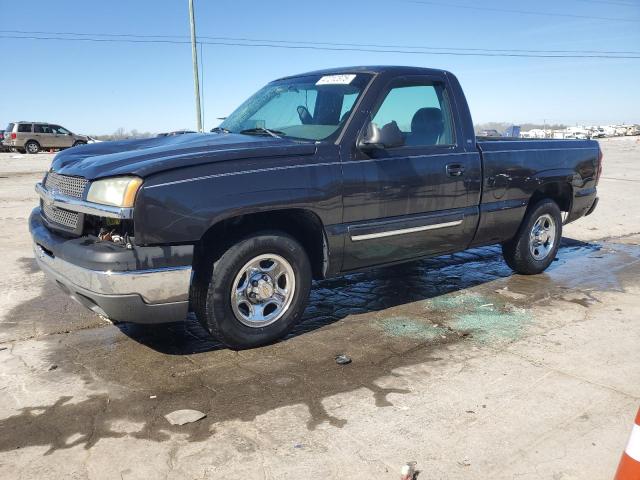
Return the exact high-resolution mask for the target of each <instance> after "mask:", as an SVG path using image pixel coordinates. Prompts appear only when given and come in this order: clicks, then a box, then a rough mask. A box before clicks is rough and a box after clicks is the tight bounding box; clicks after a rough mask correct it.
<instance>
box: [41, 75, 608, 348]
mask: <svg viewBox="0 0 640 480" xmlns="http://www.w3.org/2000/svg"><path fill="white" fill-rule="evenodd" d="M601 171H602V154H601V151H600V148H599V146H598V143H597V142H595V141H591V140H519V139H503V138H499V139H483V140H477V139H476V137H475V136H474V130H473V122H472V120H471V115H470V113H469V108H468V106H467V101H466V99H465V96H464V94H463V91H462V89H461V87H460V84H459V83H458V80H457V79H456V77H455V76H454V75H452V74H451V73H449V72H446V71H442V70H433V69H426V68H417V67H354V68H341V69H332V70H322V71H316V72H311V73H305V74H302V75H295V76H291V77H285V78H281V79H279V80H275V81H273V82H271V83H269V84H267V85H266V86H265V87H263V88H262V89H261V90H259V91H258V92H257V93H256V94H254V95H253V96H251V97H250V98H249V99H248V100H246V101H245V102H244V103H243V104H242V105H240V107H238V109H237V110H235V111H234V112H233V113H232V114H231V115H229V117H227V118H226V119H225V120H224V121H223V122H222V123H221V124H220V126H219V127H216V128H214V129H213V130H212V132H210V133H206V134H197V133H196V134H185V135H178V136H170V137H156V138H148V139H142V140H126V141H117V142H104V143H99V144H93V145H84V146H80V147H77V148H73V149H70V150H65V151H63V152H60V153H59V154H58V155H57V156H56V157H55V158H54V160H53V162H52V165H51V169H50V170H49V172H48V173H47V174H46V176H45V177H44V179H43V181H42V183H38V184H37V185H36V191H37V193H38V194H39V196H40V205H39V206H38V207H37V208H35V209H34V210H33V212H32V214H31V216H30V220H29V222H30V231H31V234H32V237H33V243H34V251H35V258H36V260H37V263H38V264H39V266H40V268H41V269H42V270H44V272H45V273H46V274H47V275H48V276H50V277H51V278H53V279H54V281H55V282H56V283H57V284H58V285H59V286H60V287H61V288H62V289H63V290H64V291H65V292H66V293H67V294H68V295H70V296H71V297H72V298H73V299H75V300H77V301H78V302H79V303H81V304H82V305H84V306H86V307H88V308H89V309H91V310H93V311H94V312H96V313H98V314H100V315H103V316H105V317H108V318H109V319H111V320H113V321H126V322H137V323H161V322H173V321H180V320H184V319H185V318H186V317H187V315H188V313H189V312H190V311H191V312H194V313H195V314H196V316H197V318H198V320H199V321H200V322H201V323H202V325H203V326H204V328H206V329H207V330H208V331H209V332H210V333H211V334H212V335H214V336H216V337H217V338H218V339H219V340H220V341H222V342H223V343H225V344H226V345H228V346H229V347H230V348H234V349H242V348H250V347H255V346H258V345H263V344H266V343H269V342H273V341H275V340H277V339H278V338H281V337H282V336H284V335H285V334H286V333H287V332H288V331H290V330H291V328H292V327H293V326H294V325H295V324H296V322H298V321H299V320H300V318H301V316H302V314H303V311H304V309H305V306H306V303H307V300H308V295H309V290H310V288H311V282H312V280H313V279H324V278H328V277H332V276H336V275H341V274H345V273H347V272H354V271H358V270H362V269H368V268H371V267H377V266H380V265H388V264H394V263H400V262H406V261H410V260H415V259H418V258H422V257H429V256H435V255H442V254H446V253H451V252H457V251H462V250H465V249H467V248H469V247H476V246H480V245H490V244H502V251H503V253H504V258H505V260H506V262H507V264H508V265H509V266H510V267H511V268H512V269H513V270H514V271H515V272H518V273H521V274H527V275H529V274H537V273H540V272H542V271H543V270H545V269H546V268H547V267H548V266H549V264H550V263H551V262H552V261H553V259H554V257H555V256H556V252H557V250H558V246H559V244H560V240H561V236H562V226H563V224H565V223H568V222H571V221H574V220H576V219H578V218H580V217H582V216H585V215H589V214H590V213H591V212H592V211H593V210H594V208H595V207H596V204H597V201H598V198H597V196H596V185H597V184H598V179H599V176H600V173H601Z"/></svg>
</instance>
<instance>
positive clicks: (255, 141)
mask: <svg viewBox="0 0 640 480" xmlns="http://www.w3.org/2000/svg"><path fill="white" fill-rule="evenodd" d="M315 151H316V146H315V145H314V144H313V143H297V142H294V141H291V140H287V139H285V138H274V137H263V136H250V135H239V134H233V133H230V134H222V133H211V134H209V133H206V134H202V133H192V134H184V135H175V136H170V137H153V138H144V139H140V140H121V141H116V142H100V143H94V144H89V145H82V146H78V147H73V148H70V149H68V150H63V151H62V152H60V153H59V154H58V155H56V157H55V158H54V159H53V162H52V164H51V170H52V171H54V172H57V173H60V174H63V175H73V176H80V177H84V178H87V179H88V180H95V179H97V178H103V177H113V176H116V175H137V176H139V177H143V178H144V177H148V176H149V175H153V174H154V173H158V172H163V171H167V170H172V169H175V168H181V167H188V166H192V165H199V164H206V163H214V162H220V161H225V160H238V159H245V158H247V159H248V158H256V157H274V156H291V155H295V156H300V155H312V154H313V153H314V152H315Z"/></svg>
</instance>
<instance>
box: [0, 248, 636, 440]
mask: <svg viewBox="0 0 640 480" xmlns="http://www.w3.org/2000/svg"><path fill="white" fill-rule="evenodd" d="M497 255H498V250H497V249H496V248H495V247H491V248H486V249H476V250H474V251H472V252H465V253H464V254H460V255H453V256H447V257H440V258H438V259H433V260H428V261H423V262H416V263H414V264H409V265H404V266H396V267H392V268H388V269H379V270H375V271H371V272H367V273H361V274H355V275H350V276H348V277H344V278H340V279H334V280H328V281H325V282H318V283H317V284H315V285H314V289H313V291H312V294H311V303H310V306H309V308H308V310H307V312H306V314H305V320H304V322H303V323H302V324H301V325H300V326H299V327H298V328H297V329H296V330H295V331H294V332H293V333H292V334H291V335H290V336H289V337H288V338H287V339H286V340H285V341H283V342H279V343H277V344H274V345H271V346H268V347H264V348H260V349H254V350H250V351H243V352H233V351H230V350H228V349H225V348H223V347H222V346H221V345H220V344H218V343H217V342H215V341H213V340H211V339H210V338H209V337H208V336H207V335H206V333H205V332H204V331H203V330H202V329H201V328H200V326H199V325H198V324H197V322H196V321H195V320H194V319H193V318H191V319H189V320H188V321H186V322H183V323H180V324H172V325H166V326H146V327H143V326H134V325H120V326H119V327H118V328H119V329H116V328H114V327H106V328H94V329H89V330H82V331H74V332H71V334H69V335H58V336H54V337H46V338H42V339H40V340H38V344H39V346H40V348H42V351H43V355H45V356H46V358H45V361H44V362H43V363H44V364H46V365H54V364H55V365H57V369H55V370H53V371H42V372H37V371H34V372H31V373H30V375H34V376H41V377H42V378H43V381H45V380H46V381H47V382H48V383H49V384H51V383H55V382H56V379H64V378H65V377H67V376H76V377H78V378H82V379H84V382H85V384H86V385H85V386H86V390H87V391H88V392H92V391H93V392H94V393H93V394H92V395H90V396H89V397H82V398H83V399H80V400H75V399H74V398H70V397H68V396H61V397H60V399H59V400H58V401H57V402H55V403H54V404H52V405H36V406H32V407H30V408H24V409H22V410H20V411H19V413H18V414H16V415H13V416H10V417H8V418H4V419H0V451H9V450H14V449H16V448H25V447H29V446H43V447H46V448H47V450H48V452H49V453H51V452H54V451H55V450H58V449H64V448H70V447H72V446H74V445H83V446H84V447H85V448H90V447H91V446H92V445H94V444H95V443H96V442H98V441H99V440H100V439H102V438H108V437H121V436H125V435H127V436H131V437H134V438H144V439H147V440H152V441H158V442H161V441H165V440H168V439H169V438H171V435H172V434H173V433H177V432H180V433H182V434H185V435H186V438H187V440H189V441H202V440H206V439H207V438H209V437H210V436H211V435H215V433H216V425H217V424H219V423H220V422H224V421H229V420H240V421H252V420H254V419H255V418H256V417H257V416H259V415H263V414H265V413H268V412H270V411H272V410H275V409H279V408H283V407H287V406H299V405H304V406H306V409H307V412H308V417H307V418H305V419H304V420H303V419H302V418H301V420H300V421H306V425H307V427H308V428H309V429H315V428H316V427H317V426H318V425H320V424H323V423H328V424H329V425H332V426H335V427H341V426H343V425H345V424H346V422H347V419H345V418H341V417H340V414H339V409H335V408H334V409H331V410H329V409H327V408H325V405H324V404H323V400H324V399H326V398H328V397H333V396H336V395H339V394H342V393H345V392H353V391H355V390H360V389H363V390H364V391H366V392H368V394H369V395H370V396H371V398H372V401H373V402H375V405H376V406H378V407H381V408H382V407H388V406H391V405H393V400H394V396H396V395H402V394H406V393H409V392H410V391H411V388H412V387H411V385H410V384H408V383H407V380H406V379H405V378H404V377H402V376H400V375H398V374H397V373H395V372H396V371H397V369H399V368H401V367H410V366H412V365H419V364H425V363H427V362H431V363H432V365H433V368H434V369H437V368H438V365H443V362H447V356H448V355H449V354H448V353H447V349H448V348H449V347H450V346H451V345H453V344H457V343H460V342H468V343H469V344H470V345H472V344H473V342H480V343H490V342H494V341H507V342H508V341H513V340H517V339H518V338H520V337H521V336H522V335H523V334H524V333H525V332H526V329H527V325H528V322H530V321H531V318H532V315H531V310H533V307H534V306H535V305H534V304H535V303H536V302H544V301H545V300H547V299H552V298H554V299H555V298H563V296H567V297H568V300H567V301H572V299H573V300H576V301H579V302H583V300H582V299H592V298H593V297H592V293H593V292H598V291H603V290H622V289H623V288H624V286H625V284H627V283H630V282H633V283H635V282H636V281H637V279H638V271H639V270H640V266H639V265H638V261H639V260H640V247H638V246H630V245H617V244H607V245H606V246H605V247H604V248H599V246H594V245H583V244H576V243H573V244H569V246H565V247H564V248H562V249H561V252H560V255H559V260H558V261H557V262H554V264H553V266H552V267H551V268H550V269H549V270H548V272H547V273H545V274H542V275H537V276H531V277H529V276H520V275H513V274H512V273H511V271H510V270H509V269H508V268H507V267H506V265H505V264H504V263H503V262H502V260H501V259H500V258H499V257H498V256H497ZM495 280H498V282H494V281H495ZM472 287H475V288H473V289H472V290H470V289H471V288H472ZM570 293H571V294H573V296H572V297H570V296H569V294H570ZM569 297H570V298H569ZM583 303H585V305H584V307H585V308H588V305H590V304H589V303H588V302H587V301H586V300H585V301H584V302H583ZM33 314H34V310H33V308H31V307H30V306H29V305H28V304H27V305H21V306H19V307H17V308H15V309H14V311H12V312H11V314H10V315H11V318H22V316H24V315H33ZM339 320H342V321H339ZM3 353H5V354H7V353H8V354H13V353H12V352H3ZM339 353H347V354H349V355H350V356H351V358H352V359H353V362H352V363H351V364H349V365H347V366H339V365H336V363H335V361H334V358H335V356H336V355H337V354H339ZM381 379H385V380H384V385H386V386H387V387H386V388H382V387H381V386H380V383H381ZM105 390H106V391H107V392H108V393H105ZM84 393H86V392H84ZM150 396H155V397H156V398H150ZM34 403H35V404H37V401H34ZM183 408H191V409H196V410H200V411H203V412H205V413H207V417H206V418H204V419H203V420H200V421H199V422H196V423H193V424H189V425H185V426H172V425H170V424H169V423H168V422H167V421H166V420H165V419H164V417H163V416H164V415H165V414H167V413H169V412H171V411H173V410H177V409H183ZM122 422H126V423H127V424H131V425H139V426H140V427H139V428H138V429H137V430H135V429H134V430H133V431H127V432H122V431H120V430H118V429H117V428H116V427H114V425H118V424H122Z"/></svg>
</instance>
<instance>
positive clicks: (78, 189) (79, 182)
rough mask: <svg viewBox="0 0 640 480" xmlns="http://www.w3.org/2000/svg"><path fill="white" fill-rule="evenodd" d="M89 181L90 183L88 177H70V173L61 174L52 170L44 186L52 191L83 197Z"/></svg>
mask: <svg viewBox="0 0 640 480" xmlns="http://www.w3.org/2000/svg"><path fill="white" fill-rule="evenodd" d="M87 183H89V181H88V180H87V179H86V178H81V177H70V176H68V175H59V174H57V173H53V172H50V173H48V174H47V179H46V180H45V182H44V187H45V188H46V189H47V190H49V191H50V192H55V193H61V194H63V195H68V196H70V197H76V198H82V195H83V194H84V189H85V187H86V186H87Z"/></svg>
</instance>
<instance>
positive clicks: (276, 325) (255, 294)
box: [192, 232, 311, 349]
mask: <svg viewBox="0 0 640 480" xmlns="http://www.w3.org/2000/svg"><path fill="white" fill-rule="evenodd" d="M211 262H212V264H211V265H207V264H206V263H207V262H203V264H202V265H198V266H196V273H195V276H194V285H193V289H192V305H193V307H194V310H195V312H196V316H197V317H198V320H199V321H200V323H201V324H202V325H203V326H204V328H205V329H207V330H208V331H209V333H211V334H212V335H213V336H215V337H217V338H218V340H220V341H221V342H222V343H224V344H225V345H227V346H228V347H230V348H234V349H244V348H252V347H257V346H260V345H265V344H268V343H271V342H274V341H275V340H277V339H279V338H282V337H283V336H284V335H286V334H287V333H288V332H289V331H291V329H292V328H293V327H294V326H295V324H296V323H297V322H298V321H299V320H300V318H301V317H302V314H303V312H304V309H305V306H306V303H307V299H308V297H309V290H310V288H311V265H310V262H309V258H308V256H307V253H306V252H305V250H304V248H303V247H302V245H300V243H298V241H297V240H295V239H294V238H292V237H290V236H289V235H287V234H285V233H282V232H263V233H258V234H254V235H252V236H250V237H246V238H244V239H243V240H241V241H239V242H237V243H236V244H234V245H233V246H232V247H230V248H229V249H228V250H227V251H226V252H224V253H223V254H222V256H221V257H220V258H219V259H217V260H215V261H213V260H212V261H211Z"/></svg>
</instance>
